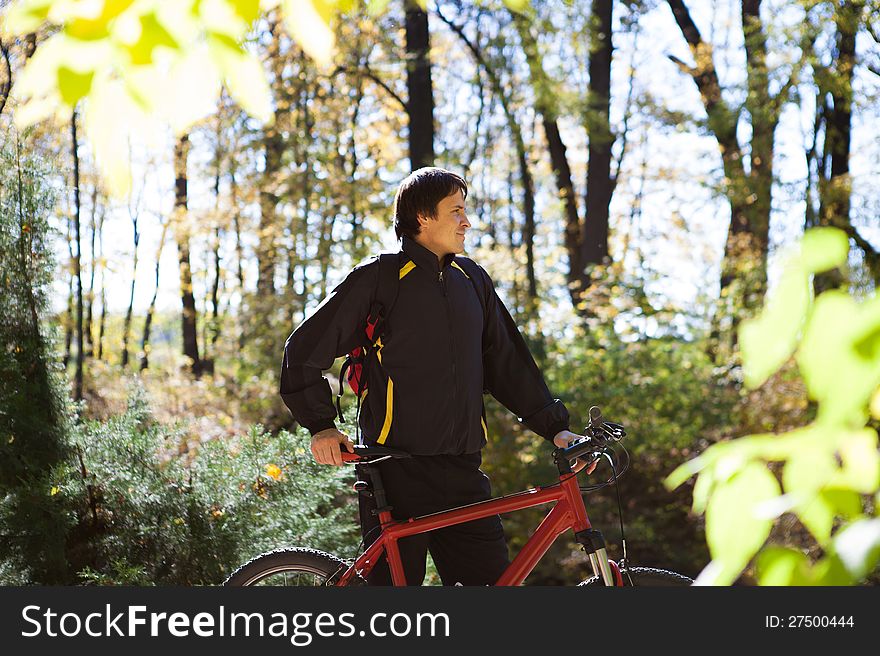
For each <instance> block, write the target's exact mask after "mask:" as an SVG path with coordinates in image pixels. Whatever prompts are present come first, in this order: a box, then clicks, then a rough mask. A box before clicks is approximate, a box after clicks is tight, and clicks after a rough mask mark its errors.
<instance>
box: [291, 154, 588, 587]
mask: <svg viewBox="0 0 880 656" xmlns="http://www.w3.org/2000/svg"><path fill="white" fill-rule="evenodd" d="M467 192H468V188H467V184H466V182H465V181H464V180H463V179H462V178H461V177H459V176H458V175H456V174H454V173H451V172H449V171H446V170H444V169H440V168H434V167H427V168H422V169H419V170H417V171H414V172H413V173H412V174H410V175H409V176H408V177H407V178H406V179H405V180H404V181H403V182H402V183H401V184H400V186H399V188H398V190H397V194H396V196H395V199H394V229H395V232H396V233H397V237H398V238H399V239H400V240H401V254H400V260H399V265H400V270H399V288H398V290H397V298H396V301H395V303H394V305H393V308H392V310H391V313H390V316H387V317H386V323H387V326H388V327H387V329H386V330H385V331H384V334H383V339H382V340H381V341H380V343H379V344H377V346H376V348H375V349H374V352H373V353H372V354H371V356H370V357H371V359H369V360H368V362H367V363H366V365H365V372H366V373H365V375H366V379H367V388H366V391H365V392H364V394H363V396H362V407H361V412H360V417H359V427H360V430H361V431H362V434H363V442H364V443H365V444H371V445H373V444H381V445H385V446H388V447H392V448H396V449H400V450H403V451H407V452H409V453H411V454H412V455H413V457H412V458H408V459H396V460H387V461H383V462H381V463H379V464H378V467H379V468H380V473H381V476H382V481H383V483H384V486H385V490H386V494H387V497H388V502H389V504H390V505H391V506H392V508H393V515H394V517H395V518H407V517H413V516H417V515H424V514H428V513H432V512H438V511H441V510H445V509H447V508H451V507H455V506H460V505H465V504H468V503H475V502H477V501H483V500H485V499H488V498H490V497H491V490H490V486H489V480H488V478H487V477H486V476H485V474H483V473H482V472H481V471H480V464H481V453H480V450H481V449H482V447H483V445H485V444H486V437H487V429H486V421H485V410H484V408H483V398H482V395H483V391H484V390H486V391H488V392H490V393H491V394H492V395H493V396H494V397H495V398H496V399H498V400H499V401H500V402H501V403H502V404H503V405H504V406H505V407H507V408H508V409H510V410H511V411H513V412H514V413H516V415H517V416H518V417H521V421H522V422H523V423H524V424H525V425H526V426H527V427H528V428H530V429H532V430H533V431H535V432H536V433H538V434H539V435H541V436H543V437H545V438H546V439H548V440H551V441H552V442H553V443H554V444H555V445H556V446H565V445H567V444H568V443H570V442H571V441H572V440H574V439H577V438H579V437H580V436H579V435H575V434H574V433H571V432H570V431H569V430H568V428H569V417H568V411H567V410H566V408H565V406H564V405H563V404H562V402H560V401H559V400H558V399H556V400H554V399H553V398H552V396H551V395H550V392H549V391H548V389H547V385H546V384H545V382H544V379H543V376H542V375H541V372H540V371H539V370H538V367H537V365H536V364H535V362H534V360H533V358H532V356H531V354H530V353H529V351H528V347H527V346H526V344H525V341H524V340H523V338H522V336H521V335H520V333H519V331H518V330H517V328H516V325H515V324H514V322H513V320H512V319H511V317H510V314H509V313H508V312H507V309H506V308H505V307H504V305H503V304H502V302H501V300H500V299H499V298H498V295H497V294H496V293H495V290H494V287H493V285H492V280H491V279H490V278H489V276H488V274H487V273H486V272H485V271H484V270H483V269H482V268H481V267H479V266H478V265H476V264H475V263H473V262H471V261H470V260H466V259H465V258H461V257H456V255H457V254H459V253H462V252H464V244H465V236H466V234H467V231H468V230H469V229H470V227H471V224H470V222H469V221H468V218H467V213H466V211H465V198H466V197H467ZM378 281H379V262H378V259H373V260H372V261H370V262H369V263H367V264H365V265H362V266H359V267H357V268H355V269H354V270H353V271H352V272H351V273H350V274H349V275H348V277H347V278H346V279H345V280H344V281H342V283H340V284H339V285H338V286H337V287H336V288H335V289H334V290H333V292H332V293H331V294H330V295H329V296H328V297H327V298H326V299H325V300H324V302H323V303H321V305H320V306H319V307H318V308H317V309H316V310H315V312H314V313H313V314H312V315H311V316H310V317H309V318H308V319H307V320H306V321H305V322H304V323H303V324H302V325H300V326H299V327H298V328H297V329H296V330H295V331H294V332H293V334H292V335H291V336H290V337H289V338H288V340H287V344H286V345H285V349H284V362H283V366H282V372H281V396H282V398H283V399H284V402H285V403H286V404H287V406H288V408H290V411H291V413H292V414H293V416H294V418H295V419H296V420H297V421H298V422H299V423H300V424H301V425H303V426H305V427H306V429H308V430H309V431H310V433H311V434H312V443H311V449H312V454H313V455H314V458H315V460H316V461H317V462H318V463H321V464H325V465H341V464H342V456H341V450H340V445H342V446H343V447H344V448H346V449H348V450H349V451H351V450H352V442H351V440H350V439H349V437H348V436H347V435H345V434H343V433H341V432H340V431H339V430H337V428H336V425H335V422H334V419H335V418H336V410H335V408H334V405H333V401H332V393H331V390H330V386H329V383H328V382H327V380H326V379H325V378H322V371H324V370H326V369H329V368H330V366H331V365H332V364H333V361H334V360H335V359H336V358H337V357H340V356H342V355H344V354H346V353H349V352H350V351H351V350H352V349H353V348H355V347H356V346H358V345H359V344H361V343H362V342H363V340H364V326H365V320H366V317H367V315H368V313H369V311H370V307H371V303H372V301H373V299H374V298H375V296H376V289H377V284H378ZM584 465H585V463H577V464H576V465H575V469H581V468H582V467H583V466H584ZM593 466H595V465H593ZM371 504H373V505H371ZM374 507H375V506H374V502H373V501H372V499H370V498H368V497H366V496H363V495H362V496H361V498H360V517H361V528H362V531H363V535H364V542H365V544H366V545H369V544H371V543H372V542H373V540H374V539H375V538H376V536H377V534H378V521H377V519H376V517H375V516H374V514H372V513H371V510H372V509H373V508H374ZM399 547H400V554H401V558H402V560H403V564H404V570H405V573H406V579H407V583H408V584H409V585H421V583H422V581H423V579H424V575H425V559H426V554H427V551H428V550H430V552H431V556H432V558H433V559H434V563H435V565H436V566H437V571H438V573H439V575H440V578H441V579H442V581H443V583H444V584H445V585H454V584H456V583H459V584H462V585H489V584H493V583H494V582H495V581H496V580H497V579H498V577H499V575H500V574H501V572H503V571H504V569H505V567H507V565H508V563H509V561H508V554H507V543H506V541H505V538H504V532H503V529H502V526H501V518H500V517H499V516H497V515H496V516H494V517H489V518H486V519H481V520H476V521H472V522H467V523H465V524H461V525H458V526H451V527H448V528H445V529H440V530H437V531H432V532H431V533H426V534H423V535H416V536H412V537H409V538H405V539H403V540H401V541H400V543H399ZM368 583H370V584H371V585H390V583H391V576H390V571H389V568H388V566H387V563H386V562H385V559H384V557H383V558H382V559H381V560H380V561H379V563H377V565H376V567H375V568H374V569H373V571H372V573H371V575H370V577H369V581H368Z"/></svg>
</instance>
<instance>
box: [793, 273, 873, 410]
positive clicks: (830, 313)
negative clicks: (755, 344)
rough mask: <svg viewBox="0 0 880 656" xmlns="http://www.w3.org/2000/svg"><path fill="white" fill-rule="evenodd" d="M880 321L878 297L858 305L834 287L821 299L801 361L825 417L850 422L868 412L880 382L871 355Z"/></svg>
mask: <svg viewBox="0 0 880 656" xmlns="http://www.w3.org/2000/svg"><path fill="white" fill-rule="evenodd" d="M878 325H880V298H878V297H874V298H872V299H870V300H868V301H865V302H863V303H861V304H859V303H857V302H856V301H855V300H854V299H852V298H850V296H848V295H847V294H846V293H845V292H842V291H829V292H825V293H824V294H822V295H821V296H820V297H819V298H818V299H817V300H816V303H815V306H814V309H813V312H812V315H811V317H810V320H809V321H808V323H807V327H806V329H805V331H804V337H803V340H802V342H801V345H800V348H799V349H798V353H797V361H798V365H799V367H800V370H801V373H802V374H803V377H804V381H805V382H806V384H807V388H808V390H809V392H810V396H811V397H812V398H814V399H816V400H817V401H819V402H820V405H819V419H820V421H822V422H824V423H831V424H836V423H842V424H846V423H848V422H849V421H851V419H852V418H853V417H858V416H860V415H863V413H864V411H865V408H866V406H867V404H868V401H869V399H870V398H871V395H872V393H873V392H874V390H875V389H876V388H877V385H878V383H880V366H877V362H876V361H875V360H874V359H873V357H870V356H871V355H872V354H873V353H874V350H873V348H874V347H873V340H874V339H875V338H876V331H877V326H878ZM866 344H871V346H870V347H868V346H866ZM866 356H869V357H866Z"/></svg>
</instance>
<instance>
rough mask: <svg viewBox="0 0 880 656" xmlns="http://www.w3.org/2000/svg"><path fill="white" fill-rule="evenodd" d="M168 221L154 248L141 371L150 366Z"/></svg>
mask: <svg viewBox="0 0 880 656" xmlns="http://www.w3.org/2000/svg"><path fill="white" fill-rule="evenodd" d="M168 223H169V221H163V222H162V232H161V233H160V235H159V246H158V247H157V248H156V266H155V269H154V274H153V279H154V281H155V287H154V288H153V298H152V299H151V300H150V305H149V307H148V308H147V316H146V318H145V319H144V332H143V335H142V337H141V363H140V370H141V371H143V370H144V369H146V368H147V367H149V366H150V331H151V329H152V327H153V316H155V314H156V299H157V298H158V297H159V263H160V261H161V260H162V251H163V250H164V249H165V237H166V235H167V233H168Z"/></svg>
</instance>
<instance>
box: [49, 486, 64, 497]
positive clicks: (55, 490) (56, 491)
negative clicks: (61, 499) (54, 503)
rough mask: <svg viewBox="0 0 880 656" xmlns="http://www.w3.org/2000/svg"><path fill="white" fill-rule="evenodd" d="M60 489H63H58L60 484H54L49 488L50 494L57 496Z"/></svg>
mask: <svg viewBox="0 0 880 656" xmlns="http://www.w3.org/2000/svg"><path fill="white" fill-rule="evenodd" d="M60 491H61V490H59V489H58V486H57V485H53V486H52V489H51V490H49V496H53V497H54V496H55V495H56V494H58V493H59V492H60Z"/></svg>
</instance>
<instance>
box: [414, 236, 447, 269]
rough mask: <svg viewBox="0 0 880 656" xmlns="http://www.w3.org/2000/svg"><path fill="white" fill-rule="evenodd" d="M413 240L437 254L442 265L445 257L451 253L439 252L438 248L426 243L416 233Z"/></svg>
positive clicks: (438, 261) (438, 262)
mask: <svg viewBox="0 0 880 656" xmlns="http://www.w3.org/2000/svg"><path fill="white" fill-rule="evenodd" d="M413 241H414V242H415V243H417V244H418V245H419V246H421V247H422V248H427V249H428V250H429V251H431V252H432V253H433V254H434V255H436V256H437V264H439V265H440V266H441V267H442V266H443V258H445V257H446V256H447V255H449V253H442V254H441V253H438V252H437V251H436V250H434V249H433V248H431V246H430V245H429V244H426V243H424V242H423V241H422V240H421V239H419V235H416V236H415V237H413Z"/></svg>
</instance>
